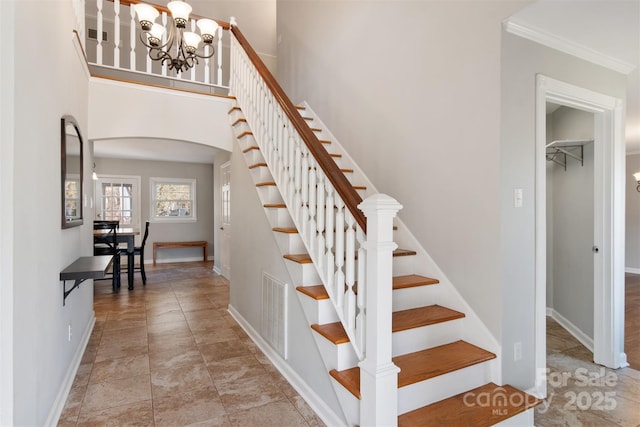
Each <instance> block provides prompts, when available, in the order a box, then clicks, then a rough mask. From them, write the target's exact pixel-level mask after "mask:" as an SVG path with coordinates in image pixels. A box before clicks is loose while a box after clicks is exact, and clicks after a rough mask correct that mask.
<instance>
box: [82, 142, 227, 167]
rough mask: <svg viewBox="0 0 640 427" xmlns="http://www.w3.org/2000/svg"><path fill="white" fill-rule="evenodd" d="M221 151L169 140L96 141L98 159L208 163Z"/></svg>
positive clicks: (95, 148) (95, 147) (95, 149)
mask: <svg viewBox="0 0 640 427" xmlns="http://www.w3.org/2000/svg"><path fill="white" fill-rule="evenodd" d="M219 151H220V150H218V149H217V148H213V147H209V146H207V145H202V144H195V143H192V142H186V141H174V140H168V139H151V138H135V139H133V138H129V139H109V140H100V141H94V143H93V152H94V156H95V157H97V158H101V157H109V158H114V159H136V160H163V161H172V162H186V163H208V164H212V163H213V159H214V157H215V155H216V153H218V152H219Z"/></svg>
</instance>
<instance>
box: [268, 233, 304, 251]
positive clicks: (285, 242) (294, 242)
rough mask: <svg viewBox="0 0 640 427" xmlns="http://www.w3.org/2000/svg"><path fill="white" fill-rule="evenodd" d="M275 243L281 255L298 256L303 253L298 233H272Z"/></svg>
mask: <svg viewBox="0 0 640 427" xmlns="http://www.w3.org/2000/svg"><path fill="white" fill-rule="evenodd" d="M274 233H275V236H276V243H277V244H278V247H279V248H280V251H281V252H282V253H283V254H300V253H305V252H306V249H305V248H304V243H302V239H301V238H300V235H299V234H298V233H281V232H278V231H276V232H274Z"/></svg>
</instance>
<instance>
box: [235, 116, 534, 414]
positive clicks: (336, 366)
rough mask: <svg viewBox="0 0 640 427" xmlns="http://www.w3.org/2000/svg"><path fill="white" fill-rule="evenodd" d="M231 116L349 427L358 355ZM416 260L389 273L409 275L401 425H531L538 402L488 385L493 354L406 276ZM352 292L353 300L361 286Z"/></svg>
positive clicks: (401, 296)
mask: <svg viewBox="0 0 640 427" xmlns="http://www.w3.org/2000/svg"><path fill="white" fill-rule="evenodd" d="M297 108H298V110H299V111H300V113H301V115H302V117H303V118H304V120H305V122H306V123H307V124H308V125H309V127H310V129H311V130H312V131H313V132H314V133H315V134H316V135H318V136H319V140H320V141H322V145H323V147H325V149H326V150H327V152H328V153H329V154H330V156H331V158H332V159H334V160H335V161H336V163H337V164H338V166H339V167H340V169H341V170H342V171H343V173H345V175H347V177H348V178H349V179H350V180H353V179H354V177H356V178H355V179H359V178H363V177H361V176H359V175H358V173H356V170H355V167H354V165H352V164H345V163H344V162H345V158H348V156H347V155H346V153H345V152H344V150H343V149H342V147H341V146H340V144H338V143H337V142H336V141H334V140H332V135H330V133H329V132H328V131H326V130H324V128H323V124H322V123H321V122H320V120H319V119H318V118H317V117H316V116H315V114H314V113H313V111H311V109H310V108H308V107H305V106H299V107H297ZM229 116H230V123H231V125H232V127H233V132H234V134H235V135H236V140H237V143H238V144H239V146H240V148H241V151H242V152H243V153H244V158H245V161H246V164H247V167H248V168H249V170H250V171H251V175H252V177H253V181H254V183H255V186H256V190H257V193H258V196H259V198H260V200H261V203H262V205H263V207H264V210H265V214H266V215H267V217H268V218H269V222H270V225H271V227H272V230H273V233H274V238H275V239H276V242H277V243H278V247H279V248H280V250H281V252H282V256H283V258H284V259H285V260H286V265H287V268H288V270H289V273H290V275H291V277H292V279H293V280H294V281H295V282H296V284H297V285H298V286H297V287H296V290H297V293H298V297H299V300H300V303H301V305H302V307H303V310H304V312H305V315H306V317H307V320H308V322H309V326H310V328H311V329H312V330H313V331H314V338H315V341H316V345H317V347H318V351H319V352H320V353H321V355H322V358H323V361H324V363H325V366H326V370H327V373H328V374H329V375H330V376H331V377H332V378H333V380H334V381H333V386H334V390H335V392H336V394H337V396H338V401H339V402H340V403H341V405H342V410H343V415H344V417H345V419H346V420H347V422H348V424H349V425H361V424H362V418H361V414H360V411H361V405H360V399H361V390H360V387H361V381H360V367H359V366H358V364H359V362H360V359H359V356H358V354H357V352H356V351H355V349H354V346H353V345H352V342H351V339H350V337H349V335H348V334H347V332H346V331H345V328H344V326H343V322H341V321H340V319H339V317H340V316H339V315H338V313H337V311H336V309H335V307H334V304H333V303H332V302H331V301H330V295H329V293H328V292H327V289H326V288H325V286H324V285H323V284H322V280H321V278H320V276H319V274H318V272H317V266H315V265H314V264H313V260H312V257H311V256H310V255H309V253H308V252H307V250H306V248H305V244H304V242H303V240H302V239H301V237H300V234H299V231H298V229H297V228H296V227H295V225H294V223H295V221H294V220H293V218H292V216H291V214H290V213H289V210H288V209H287V206H286V204H285V202H284V200H283V197H282V195H281V193H280V191H279V190H278V188H277V187H276V183H275V179H274V177H273V176H272V175H271V172H270V170H269V167H268V165H267V162H266V160H265V156H264V155H263V153H262V152H261V150H260V148H259V147H258V144H257V142H256V139H255V137H254V134H253V131H252V130H251V129H250V128H249V125H248V123H247V120H246V118H245V117H244V115H243V112H242V109H241V108H240V107H238V106H236V107H233V108H232V109H231V110H230V111H229ZM348 160H349V161H350V159H348ZM363 179H366V178H363ZM358 184H359V182H358ZM354 188H356V189H357V191H358V192H359V193H361V194H362V195H363V196H366V195H367V192H368V188H369V185H354ZM397 229H398V227H394V230H397ZM394 232H395V231H394ZM416 255H417V252H416V251H414V250H411V249H395V250H394V251H393V258H394V261H393V262H394V271H404V272H406V274H398V275H397V276H394V277H393V280H392V287H393V300H394V304H393V305H394V311H393V314H392V332H393V335H392V356H393V359H392V360H393V363H394V364H395V365H397V366H398V367H399V368H400V372H399V373H398V376H397V385H398V391H397V402H398V403H397V413H398V415H399V416H398V418H397V423H398V425H401V426H416V425H443V426H445V425H446V426H485V425H486V426H489V425H527V424H529V425H532V424H533V416H532V409H531V408H533V407H534V406H535V405H537V404H538V403H539V401H538V400H537V399H536V398H534V397H533V396H530V395H527V394H525V393H523V392H522V391H520V390H517V389H515V388H513V387H510V386H508V385H507V386H502V387H500V386H498V385H496V384H495V383H494V382H493V381H495V378H496V375H495V372H496V371H497V370H498V369H499V366H498V365H497V360H496V354H494V353H493V352H491V351H487V350H485V349H483V348H482V347H481V346H479V345H475V344H473V343H471V342H468V341H467V340H465V339H463V337H465V329H466V328H465V323H464V322H465V319H466V315H465V313H464V312H463V311H459V310H456V309H452V308H448V307H446V306H443V305H440V304H438V302H439V301H440V300H443V299H446V298H442V297H441V296H439V295H440V294H439V293H438V292H437V291H436V290H435V288H437V287H439V286H440V283H439V280H438V279H435V278H430V277H426V276H423V275H420V274H413V273H411V272H410V269H411V268H412V263H411V261H412V259H415V258H416ZM358 261H359V260H357V259H356V262H358ZM355 268H357V266H356V267H355ZM354 293H355V294H356V296H357V294H358V289H357V284H355V285H354ZM474 321H477V320H476V319H474Z"/></svg>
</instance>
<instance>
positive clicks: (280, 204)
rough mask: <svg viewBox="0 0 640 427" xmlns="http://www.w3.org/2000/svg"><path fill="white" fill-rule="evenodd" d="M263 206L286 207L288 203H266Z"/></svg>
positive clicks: (272, 207)
mask: <svg viewBox="0 0 640 427" xmlns="http://www.w3.org/2000/svg"><path fill="white" fill-rule="evenodd" d="M262 207H264V208H265V209H283V208H286V207H287V205H285V204H284V203H265V204H264V205H262Z"/></svg>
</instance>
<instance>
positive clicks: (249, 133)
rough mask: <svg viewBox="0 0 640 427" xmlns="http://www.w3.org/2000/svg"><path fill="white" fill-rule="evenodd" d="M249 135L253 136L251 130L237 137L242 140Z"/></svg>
mask: <svg viewBox="0 0 640 427" xmlns="http://www.w3.org/2000/svg"><path fill="white" fill-rule="evenodd" d="M247 135H253V132H251V131H250V130H245V131H244V132H242V133H241V134H240V135H238V136H236V138H238V139H240V138H243V137H245V136H247Z"/></svg>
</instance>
